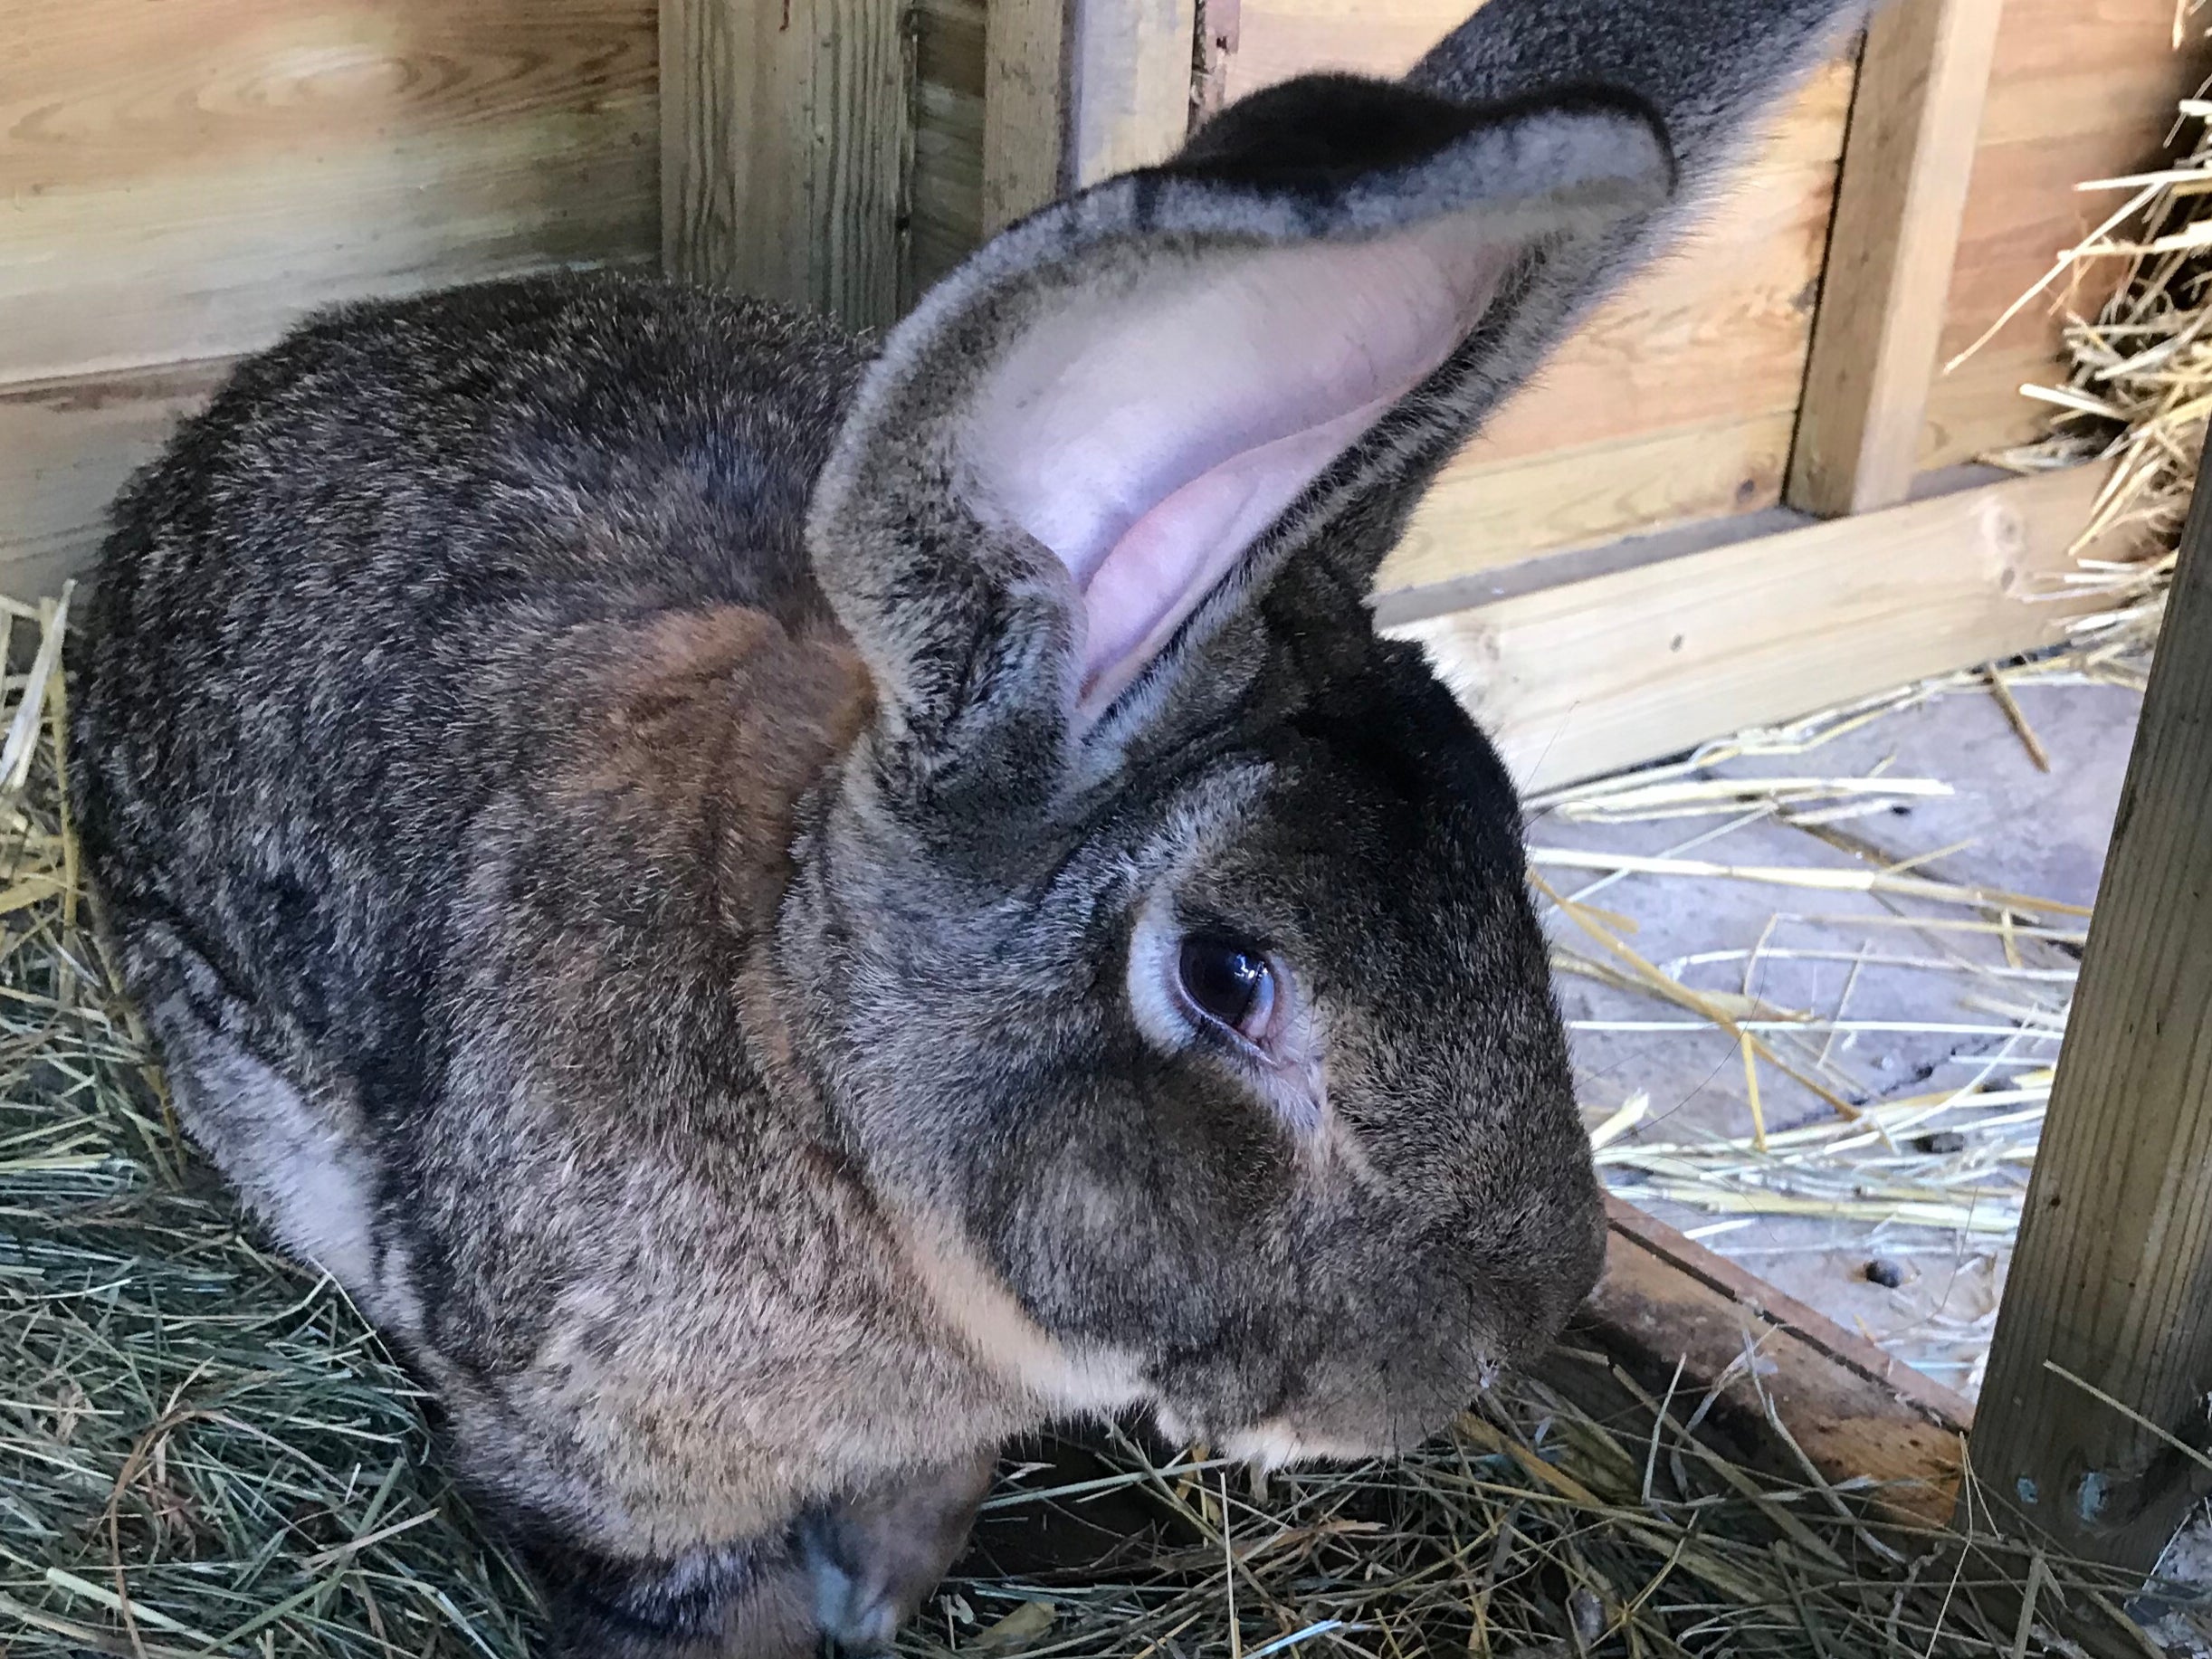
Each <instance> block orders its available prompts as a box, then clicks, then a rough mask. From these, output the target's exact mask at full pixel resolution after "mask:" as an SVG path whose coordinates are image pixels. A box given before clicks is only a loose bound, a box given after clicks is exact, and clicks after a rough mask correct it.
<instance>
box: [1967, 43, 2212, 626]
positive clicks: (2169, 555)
mask: <svg viewBox="0 0 2212 1659" xmlns="http://www.w3.org/2000/svg"><path fill="white" fill-rule="evenodd" d="M2178 29H2179V24H2177V30H2178ZM2174 132H2175V138H2176V139H2177V140H2179V139H2181V138H2187V139H2188V142H2187V143H2186V144H2183V145H2181V147H2180V149H2179V154H2178V155H2177V156H2176V157H2175V158H2174V159H2173V160H2172V162H2171V163H2170V165H2169V166H2167V167H2161V168H2159V169H2157V170H2156V171H2153V172H2150V173H2144V174H2139V175H2135V176H2129V177H2124V178H2113V179H2096V180H2092V181H2091V182H2089V183H2087V184H2084V185H2083V186H2080V187H2081V189H2082V190H2083V191H2084V192H2085V193H2090V194H2093V195H2110V194H2113V193H2124V197H2123V200H2122V202H2121V205H2120V207H2119V208H2118V209H2117V210H2116V211H2114V212H2112V213H2111V214H2109V215H2107V216H2106V217H2105V219H2104V220H2103V222H2102V224H2099V226H2098V227H2097V229H2096V230H2095V231H2094V232H2093V234H2091V235H2089V236H2088V237H2086V238H2085V239H2083V242H2082V243H2079V244H2078V245H2076V246H2074V247H2073V248H2069V249H2067V250H2066V251H2065V252H2064V253H2062V254H2061V255H2060V256H2059V258H2058V261H2057V262H2056V263H2055V265H2054V266H2053V268H2052V271H2051V273H2050V274H2049V275H2048V276H2047V277H2045V280H2044V282H2043V283H2041V284H2039V285H2038V286H2037V287H2036V289H2034V290H2031V291H2030V292H2029V293H2028V294H2026V295H2024V296H2023V297H2022V299H2021V300H2020V302H2019V304H2018V305H2017V306H2016V307H2015V308H2013V310H2012V311H2008V312H2007V318H2009V317H2010V316H2012V315H2014V314H2016V313H2017V311H2018V310H2021V309H2024V308H2025V307H2026V305H2028V304H2029V303H2031V302H2033V301H2034V300H2036V298H2037V297H2038V296H2039V295H2041V294H2044V293H2045V292H2047V291H2050V290H2052V289H2061V290H2062V291H2064V292H2068V293H2071V292H2074V291H2088V292H2090V293H2093V294H2110V295H2111V298H2110V299H2109V300H2105V301H2104V303H2103V304H2102V306H2101V307H2100V309H2099V310H2097V312H2096V314H2095V315H2094V316H2093V317H2081V316H2073V317H2070V318H2069V319H2068V320H2067V323H2066V326H2065V341H2066V350H2067V354H2068V357H2069V358H2071V360H2072V365H2073V367H2072V372H2071V374H2069V376H2068V377H2067V378H2066V380H2065V381H2064V384H2062V385H2058V386H2022V387H2021V388H2020V389H2021V391H2022V393H2023V394H2024V395H2025V396H2028V397H2032V398H2035V399H2036V400H2037V401H2038V402H2041V403H2044V404H2046V405H2050V406H2051V407H2052V408H2053V409H2054V410H2055V412H2056V413H2055V418H2054V420H2053V423H2052V430H2051V432H2050V433H2049V434H2048V435H2047V436H2045V438H2043V439H2042V440H2040V441H2038V442H2036V443H2032V444H2028V445H2025V446H2023V447H2021V448H2018V449H2015V450H2010V451H2007V452H2005V453H2001V454H1997V455H1993V456H1991V457H1990V459H1991V460H1992V461H1994V462H1997V463H1998V464H2000V465H2004V466H2007V467H2010V468H2012V469H2014V470H2015V471H2018V472H2040V471H2048V470H2050V469H2052V468H2055V467H2062V466H2070V465H2073V464H2075V463H2076V462H2083V461H2087V460H2093V459H2100V458H2102V459H2109V460H2110V461H2112V463H2113V465H2114V469H2115V470H2114V472H2113V476H2112V482H2111V484H2110V485H2109V486H2108V487H2107V488H2106V490H2105V491H2104V492H2103V494H2102V497H2101V499H2100V500H2099V501H2098V503H2097V508H2096V511H2095V512H2094V514H2093V516H2092V519H2091V521H2090V523H2089V526H2088V527H2087V529H2085V530H2084V531H2083V534H2082V537H2081V539H2080V541H2079V543H2078V546H2079V548H2083V549H2085V548H2088V547H2090V546H2091V545H2092V544H2093V543H2094V542H2097V541H2100V540H2102V539H2106V538H2108V537H2112V538H2117V539H2119V540H2120V541H2121V545H2122V546H2123V547H2124V548H2129V549H2131V552H2132V556H2131V557H2129V558H2121V559H2112V558H2083V559H2082V560H2081V561H2080V564H2081V567H2080V569H2078V570H2077V571H2075V572H2074V573H2072V574H2071V575H2070V576H2069V577H2068V578H2067V581H2066V586H2067V588H2068V589H2069V590H2070V591H2073V592H2076V593H2079V592H2088V593H2093V594H2095V595H2097V596H2101V597H2102V598H2103V599H2104V600H2105V602H2106V604H2105V608H2103V609H2102V610H2101V611H2099V612H2098V613H2096V614H2095V615H2091V616H2088V617H2085V618H2083V619H2082V620H2080V621H2078V622H2076V623H2074V624H2073V625H2072V630H2071V631H2072V634H2073V638H2074V643H2075V644H2076V646H2077V647H2082V648H2086V649H2087V650H2088V651H2089V652H2090V653H2091V654H2101V653H2112V655H2113V656H2116V657H2117V658H2120V659H2123V660H2124V659H2141V658H2143V657H2145V656H2147V654H2148V653H2149V651H2150V647H2151V645H2152V644H2153V643H2154V641H2155V640H2156V638H2157V634H2158V629H2159V625H2160V622H2161V621H2162V620H2163V619H2164V616H2165V612H2166V593H2167V589H2168V588H2169V586H2171V585H2172V581H2173V573H2174V549H2175V548H2176V547H2177V546H2178V545H2179V540H2180V536H2181V526H2182V521H2183V520H2185V519H2186V518H2187V516H2188V508H2189V501H2190V498H2191V496H2192V495H2193V493H2194V491H2195V490H2196V485H2197V472H2198V462H2199V461H2200V459H2201V457H2202V455H2203V452H2204V442H2205V421H2206V417H2207V414H2212V305H2207V281H2212V263H2208V262H2207V257H2208V256H2212V102H2207V101H2205V100H2202V99H2186V100H2183V101H2182V103H2181V105H2180V108H2179V119H2177V120H2176V122H2175V128H2174ZM1995 332H1996V330H1995V329H1991V331H1990V333H1991V335H1994V333H1995ZM1987 338H1988V336H1985V337H1984V340H1985V341H1986V339H1987ZM1982 343H1984V341H1977V342H1976V344H1975V346H1974V347H1971V348H1969V350H1968V351H1967V352H1965V353H1962V354H1961V355H1960V357H1959V358H1958V359H1956V360H1955V361H1954V363H1953V364H1952V365H1951V367H1956V366H1957V363H1958V362H1962V361H1964V360H1965V358H1967V357H1969V356H1971V355H1972V352H1973V351H1974V350H1976V349H1978V348H1979V346H1980V345H1981V344H1982ZM2139 666H2140V663H2139Z"/></svg>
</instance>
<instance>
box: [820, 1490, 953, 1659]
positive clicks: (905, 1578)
mask: <svg viewBox="0 0 2212 1659" xmlns="http://www.w3.org/2000/svg"><path fill="white" fill-rule="evenodd" d="M996 1461H997V1460H996V1456H994V1455H992V1454H984V1455H981V1456H979V1457H977V1458H975V1459H973V1460H972V1461H970V1462H968V1463H965V1464H954V1465H951V1466H949V1467H942V1468H932V1469H928V1470H923V1471H918V1472H917V1473H914V1474H913V1475H911V1476H910V1477H907V1478H905V1479H903V1480H901V1481H898V1482H896V1483H891V1484H890V1485H887V1486H885V1487H883V1488H881V1489H879V1490H878V1491H876V1492H871V1493H869V1494H868V1495H866V1496H865V1497H862V1498H857V1499H853V1500H849V1501H847V1502H843V1503H838V1504H835V1505H833V1506H831V1507H829V1508H827V1509H825V1510H822V1511H818V1512H816V1513H815V1514H813V1515H810V1516H809V1517H807V1519H806V1521H803V1522H802V1523H801V1524H800V1527H799V1554H800V1558H801V1559H802V1560H804V1562H805V1563H806V1568H807V1569H808V1571H809V1572H810V1574H811V1575H812V1578H813V1582H814V1599H815V1620H816V1621H817V1623H819V1625H820V1626H821V1628H822V1634H823V1635H825V1636H828V1637H829V1638H830V1639H831V1640H832V1641H834V1642H835V1643H836V1644H837V1645H838V1646H839V1647H840V1648H842V1649H844V1651H845V1652H847V1653H850V1654H880V1653H882V1652H885V1651H886V1650H887V1649H889V1647H890V1646H891V1637H892V1636H893V1635H895V1634H896V1633H897V1631H898V1628H899V1626H901V1625H902V1624H903V1623H905V1622H906V1620H907V1619H909V1618H911V1616H913V1614H914V1612H915V1610H916V1609H917V1608H918V1607H920V1606H921V1600H922V1597H925V1596H927V1595H928V1594H929V1593H930V1590H931V1589H932V1588H934V1587H935V1586H936V1584H937V1582H938V1580H939V1579H940V1578H943V1577H944V1576H945V1572H946V1569H947V1568H949V1567H950V1566H951V1565H952V1563H953V1561H954V1560H955V1559H957V1558H958V1555H959V1553H960V1549H961V1546H962V1545H964V1544H965V1543H966V1542H967V1541H968V1528H969V1526H970V1525H972V1524H973V1522H974V1521H975V1518H976V1509H977V1505H978V1504H980V1503H981V1502H983V1494H984V1493H985V1492H987V1491H988V1490H989V1488H990V1483H991V1469H992V1466H993V1464H995V1463H996Z"/></svg>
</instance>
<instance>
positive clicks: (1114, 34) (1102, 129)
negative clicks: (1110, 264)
mask: <svg viewBox="0 0 2212 1659" xmlns="http://www.w3.org/2000/svg"><path fill="white" fill-rule="evenodd" d="M1077 17H1078V26H1077V29H1076V32H1075V41H1074V49H1073V62H1074V76H1075V86H1076V89H1077V91H1078V93H1079V97H1078V100H1077V102H1076V107H1075V110H1074V119H1073V123H1072V127H1071V132H1072V153H1071V155H1070V156H1069V157H1068V173H1069V182H1070V183H1071V184H1072V185H1073V186H1076V187H1077V188H1081V187H1082V186H1085V185H1094V184H1096V183H1098V181H1099V180H1100V179H1101V178H1108V177H1111V176H1112V175H1114V174H1116V173H1120V172H1126V171H1127V170H1128V169H1129V168H1130V167H1149V166H1151V165H1152V164H1153V163H1154V162H1158V161H1165V160H1166V159H1167V158H1168V157H1169V156H1171V155H1173V154H1174V153H1175V151H1176V150H1177V148H1179V147H1180V146H1181V144H1182V142H1183V140H1184V138H1187V137H1188V136H1189V132H1190V112H1191V89H1192V76H1193V73H1194V70H1195V67H1196V65H1197V52H1198V5H1197V0H1080V5H1079V10H1078V14H1077Z"/></svg>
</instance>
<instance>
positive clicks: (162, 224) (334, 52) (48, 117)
mask: <svg viewBox="0 0 2212 1659" xmlns="http://www.w3.org/2000/svg"><path fill="white" fill-rule="evenodd" d="M0 40H5V42H6V43H7V47H6V53H5V70H4V71H0V200H5V202H6V204H7V214H6V231H5V234H0V382H7V381H20V380H29V379H48V378H52V377H59V376H62V375H67V374H72V373H88V374H98V375H105V374H109V373H111V372H114V371H116V370H119V369H123V368H128V367H133V366H140V365H147V364H152V363H159V362H167V361H175V360H180V359H190V358H205V357H212V356H224V355H229V354H232V353H234V352H238V351H243V350H247V349H250V348H253V347H255V346H259V345H261V344H263V343H265V342H266V341H267V340H268V339H269V338H271V337H272V335H273V334H274V333H275V332H276V331H277V330H279V329H281V328H282V327H283V326H284V325H285V324H286V323H288V322H290V321H291V319H294V318H295V317H297V316H298V315H299V314H300V312H301V311H303V310H307V309H308V308H310V307H312V306H317V305H321V304H326V303H329V302H331V301H334V300H343V299H350V298H355V297H358V296H360V295H364V294H369V293H384V292H392V291H402V290H407V289H416V288H423V287H428V286H433V285H435V284H440V283H445V282H453V281H468V280H472V279H476V278H483V277H490V276H495V275H500V274H504V273H510V272H519V271H522V270H528V269H533V268H537V267H540V266H543V265H545V264H548V263H554V262H603V261H616V262H642V261H648V260H650V259H651V257H652V254H653V246H654V242H655V226H654V218H655V196H656V184H655V172H656V165H657V163H656V157H655V153H654V147H653V131H654V129H655V124H656V121H655V107H656V91H655V62H656V52H655V45H654V35H653V6H652V0H482V3H481V4H472V5H466V6H459V5H443V4H440V3H439V0H382V3H378V0H332V3H331V4H329V5H318V6H315V7H312V8H302V7H300V6H298V5H291V4H289V3H288V0H165V3H164V4H162V5H146V4H144V3H143V0H0Z"/></svg>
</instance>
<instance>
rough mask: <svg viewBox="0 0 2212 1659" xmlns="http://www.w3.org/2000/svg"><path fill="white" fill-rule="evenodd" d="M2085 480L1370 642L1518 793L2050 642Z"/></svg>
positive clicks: (1763, 541)
mask: <svg viewBox="0 0 2212 1659" xmlns="http://www.w3.org/2000/svg"><path fill="white" fill-rule="evenodd" d="M2102 477H2103V472H2102V469H2101V468H2076V469H2074V470H2072V471H2069V472H2055V473H2045V474H2043V475H2041V476H2037V477H2029V478H2018V479H2009V480H2006V481H2002V482H1999V483H1995V484H1988V485H1983V486H1978V487H1976V488H1973V489H1969V490H1964V491H1959V492H1957V493H1954V494H1950V495H1946V496H1940V497H1937V498H1935V499H1933V500H1930V501H1915V502H1912V503H1911V504H1909V505H1907V506H1903V507H1893V508H1890V509H1888V510H1885V511H1882V512H1873V513H1864V514H1861V515H1859V516H1858V517H1856V518H1852V519H1839V520H1833V521H1830V522H1827V523H1822V524H1815V525H1812V526H1811V527H1809V528H1807V529H1796V530H1790V531H1788V532H1785V533H1783V534H1779V535H1775V536H1769V537H1762V538H1759V539H1755V540H1750V541H1744V542H1739V543H1736V544H1734V545H1732V546H1727V547H1721V548H1713V549H1711V550H1710V551H1707V552H1701V553H1694V554H1689V555H1686V556H1683V557H1681V558H1669V559H1665V560H1663V561H1660V562H1658V563H1654V564H1647V565H1643V566H1639V567H1635V568H1631V569H1627V570H1623V571H1619V572H1617V573H1616V574H1613V575H1608V576H1603V577H1597V578H1595V579H1592V580H1588V581H1579V582H1575V583H1572V584H1570V585H1568V586H1560V587H1554V588H1549V589H1543V590H1540V591H1537V592H1533V593H1527V594H1522V595H1521V596H1516V597H1513V598H1509V599H1505V600H1502V601H1500V602H1498V603H1496V604H1493V605H1483V606H1480V607H1478V608H1475V609H1473V610H1466V611H1460V612H1456V613H1454V614H1453V615H1445V616H1439V617H1435V618H1431V619H1429V620H1426V621H1422V622H1415V623H1409V624H1406V625H1403V626H1401V627H1396V628H1392V629H1389V630H1387V632H1389V633H1390V634H1393V635H1394V636H1396V637H1399V638H1405V639H1411V640H1415V641H1417V642H1418V643H1419V644H1421V645H1422V647H1423V648H1424V650H1425V652H1426V653H1427V654H1428V657H1429V660H1430V661H1431V663H1434V664H1435V667H1436V670H1437V672H1438V673H1439V674H1441V675H1442V676H1443V678H1444V681H1445V682H1446V683H1447V684H1449V685H1451V686H1452V688H1453V689H1454V691H1456V692H1457V693H1458V694H1459V696H1460V698H1461V701H1463V702H1464V703H1465V704H1466V705H1467V707H1468V709H1469V710H1470V711H1471V712H1473V715H1474V716H1475V718H1476V719H1477V720H1481V721H1482V722H1483V725H1484V726H1485V727H1486V728H1487V729H1489V730H1490V731H1491V733H1492V736H1493V737H1494V738H1495V739H1496V740H1497V742H1498V744H1499V747H1500V748H1501V750H1502V753H1503V754H1504V756H1505V758H1506V761H1507V764H1508V765H1509V766H1510V767H1511V768H1512V770H1513V773H1514V775H1515V777H1518V778H1519V779H1520V781H1521V784H1522V786H1523V787H1547V788H1548V787H1554V786H1557V785H1559V784H1564V783H1569V782H1573V781H1575V780H1577V779H1579V778H1584V777H1594V776H1596V775H1597V774H1599V773H1602V772H1607V771H1611V770H1613V769H1615V768H1620V767H1626V766H1633V765H1635V764H1637V763H1639V762H1642V761H1646V760H1652V759H1656V758H1660V757H1662V756H1664V755H1670V754H1673V753H1676V752H1678V751H1680V750H1683V749H1686V748H1692V747H1694V746H1695V745H1696V744H1698V743H1701V742H1703V741H1704V740H1705V739H1709V738H1715V737H1721V736H1723V735H1725V734H1727V733H1729V732H1731V731H1737V730H1740V729H1742V728H1744V727H1746V726H1752V725H1760V724H1765V723H1768V722H1771V721H1778V720H1789V719H1794V718H1796V717H1797V716H1800V715H1805V714H1809V713H1813V712H1815V711H1816V710H1821V709H1824V708H1828V707H1832V706H1834V705H1835V704H1837V703H1842V702H1846V701H1850V700H1851V699H1853V698H1855V697H1861V696H1866V695H1869V694H1871V693H1873V692H1875V691H1883V690H1884V689H1886V688H1888V687H1891V686H1895V685H1902V684H1905V683H1907V682H1911V681H1913V680H1916V679H1920V678H1921V677H1923V676H1926V675H1931V674H1938V673H1943V672H1949V671H1950V670H1953V669H1959V668H1965V667H1969V666H1971V665H1974V664H1976V663H1983V662H1987V661H1989V660H1990V659H1992V658H1996V657H2002V656H2009V655H2012V654H2014V653H2017V652H2021V651H2026V650H2032V649H2035V648H2036V647H2038V646H2041V645H2044V644H2050V643H2051V642H2052V641H2053V640H2054V639H2055V637H2056V634H2057V630H2058V629H2059V627H2060V626H2061V625H2062V624H2063V622H2064V618H2065V616H2066V615H2068V614H2069V612H2070V610H2071V609H2074V608H2079V607H2078V606H2076V605H2074V602H2073V601H2060V602H2053V601H2051V600H2050V599H2049V597H2048V596H2047V590H2048V588H2049V587H2050V586H2051V585H2052V578H2054V577H2056V576H2057V575H2058V574H2060V573H2061V572H2062V571H2064V570H2066V569H2070V568H2072V558H2071V556H2070V554H2069V551H2068V549H2069V547H2070V545H2071V543H2072V541H2073V539H2074V536H2075V535H2076V534H2077V533H2078V532H2079V531H2080V529H2081V527H2082V526H2083V524H2084V523H2086V522H2087V521H2088V516H2089V509H2090V504H2091V502H2092V501H2093V499H2094V496H2095V492H2096V489H2097V487H2098V484H2099V483H2100V482H2101V481H2102ZM2032 595H2044V596H2045V597H2044V598H2043V599H2041V600H2040V601H2039V602H2031V600H2030V596H2032Z"/></svg>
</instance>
